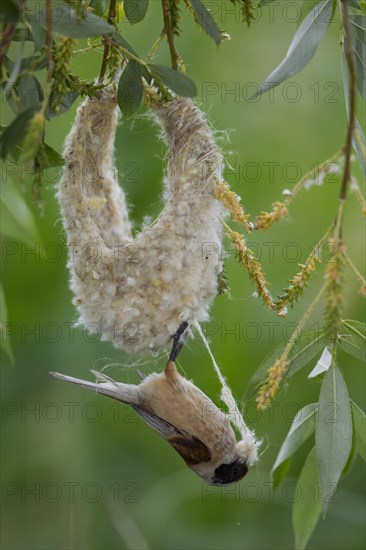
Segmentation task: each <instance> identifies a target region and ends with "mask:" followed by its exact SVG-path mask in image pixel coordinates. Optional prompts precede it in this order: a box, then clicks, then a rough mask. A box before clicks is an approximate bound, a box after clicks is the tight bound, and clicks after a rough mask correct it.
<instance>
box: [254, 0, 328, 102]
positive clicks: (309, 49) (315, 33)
mask: <svg viewBox="0 0 366 550" xmlns="http://www.w3.org/2000/svg"><path fill="white" fill-rule="evenodd" d="M332 11H333V5H332V0H323V1H322V2H321V3H320V4H319V5H317V6H315V8H314V9H313V10H312V11H311V12H310V13H309V14H308V15H307V16H306V17H305V19H304V20H303V22H302V23H301V25H300V26H299V28H298V29H297V31H296V33H295V36H294V37H293V39H292V42H291V44H290V47H289V49H288V52H287V54H286V57H285V59H284V60H283V61H282V62H281V63H280V65H278V67H277V68H276V69H275V70H274V71H272V72H271V74H270V75H269V76H268V77H267V78H266V80H265V82H264V84H262V86H261V87H260V89H259V90H258V91H257V92H256V93H255V94H254V95H253V96H252V97H253V98H255V97H257V96H258V95H260V94H262V93H264V92H267V91H268V90H271V89H272V88H274V87H275V86H278V85H279V84H281V82H283V81H284V80H286V79H287V78H289V77H290V76H294V75H295V74H297V73H299V72H300V71H301V70H302V69H303V68H304V67H305V66H306V65H307V64H308V63H309V61H310V60H311V59H312V57H313V55H314V54H315V52H316V49H317V47H318V45H319V43H320V41H321V40H322V38H323V36H324V34H325V32H326V30H327V28H328V25H329V22H330V20H331V17H332Z"/></svg>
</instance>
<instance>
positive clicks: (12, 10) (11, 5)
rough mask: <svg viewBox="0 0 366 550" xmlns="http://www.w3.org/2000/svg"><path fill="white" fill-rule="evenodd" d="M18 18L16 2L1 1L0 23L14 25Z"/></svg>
mask: <svg viewBox="0 0 366 550" xmlns="http://www.w3.org/2000/svg"><path fill="white" fill-rule="evenodd" d="M19 18H20V12H19V6H18V2H15V1H14V0H2V1H1V7H0V21H1V23H16V22H17V21H18V20H19Z"/></svg>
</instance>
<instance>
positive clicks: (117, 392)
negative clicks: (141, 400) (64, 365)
mask: <svg viewBox="0 0 366 550" xmlns="http://www.w3.org/2000/svg"><path fill="white" fill-rule="evenodd" d="M91 372H92V373H93V374H95V375H96V376H97V379H98V381H97V382H90V381H89V380H81V379H80V378H74V377H73V376H67V375H66V374H61V373H60V372H50V374H51V375H52V376H54V377H55V378H59V379H60V380H66V382H72V383H73V384H77V385H78V386H82V387H83V388H88V389H90V390H94V391H95V392H96V393H101V394H103V395H107V396H108V397H112V398H113V399H117V400H118V401H121V402H122V403H129V404H136V403H137V386H135V385H133V384H123V383H122V382H115V381H114V380H112V378H109V376H105V375H104V374H101V373H100V372H95V371H91Z"/></svg>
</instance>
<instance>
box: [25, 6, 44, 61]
mask: <svg viewBox="0 0 366 550" xmlns="http://www.w3.org/2000/svg"><path fill="white" fill-rule="evenodd" d="M27 17H28V21H29V23H30V26H31V28H32V35H33V40H34V49H35V51H36V52H39V51H40V50H41V49H42V48H43V47H44V46H45V45H46V42H47V32H46V30H45V29H43V28H42V27H41V25H40V24H39V22H38V19H37V17H36V16H34V15H30V14H27Z"/></svg>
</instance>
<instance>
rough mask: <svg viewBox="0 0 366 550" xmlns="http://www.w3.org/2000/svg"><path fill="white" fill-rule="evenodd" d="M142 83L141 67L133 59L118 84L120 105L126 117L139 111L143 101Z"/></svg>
mask: <svg viewBox="0 0 366 550" xmlns="http://www.w3.org/2000/svg"><path fill="white" fill-rule="evenodd" d="M142 92H143V87H142V81H141V70H140V65H139V64H138V63H137V62H136V61H134V60H133V59H131V60H130V61H129V62H128V63H127V65H126V67H125V69H124V71H123V73H122V74H121V78H120V79H119V83H118V93H117V99H118V105H119V107H120V109H121V111H122V113H123V115H124V116H125V117H127V118H128V117H130V116H132V115H134V114H135V113H136V111H137V110H138V108H139V106H140V103H141V100H142Z"/></svg>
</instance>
